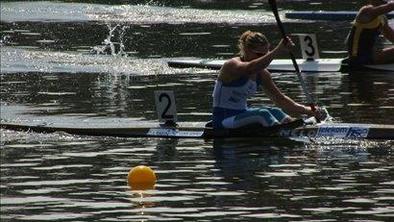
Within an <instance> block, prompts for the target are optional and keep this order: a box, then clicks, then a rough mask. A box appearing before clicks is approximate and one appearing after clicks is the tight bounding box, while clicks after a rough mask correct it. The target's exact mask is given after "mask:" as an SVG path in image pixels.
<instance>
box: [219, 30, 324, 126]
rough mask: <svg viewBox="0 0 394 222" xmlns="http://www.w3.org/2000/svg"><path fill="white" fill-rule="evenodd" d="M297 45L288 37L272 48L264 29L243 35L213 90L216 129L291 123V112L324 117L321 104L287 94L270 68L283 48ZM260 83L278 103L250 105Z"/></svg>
mask: <svg viewBox="0 0 394 222" xmlns="http://www.w3.org/2000/svg"><path fill="white" fill-rule="evenodd" d="M293 45H294V44H293V42H292V41H291V40H290V38H287V39H285V40H281V41H280V42H279V44H278V45H277V46H276V47H275V48H273V49H272V50H270V48H271V47H270V43H269V42H268V40H267V38H266V37H265V36H264V35H263V34H262V33H259V32H253V31H246V32H244V33H243V34H242V35H241V37H240V38H239V45H238V46H239V49H240V52H239V56H238V57H234V58H231V59H229V60H228V61H226V62H225V63H224V65H223V66H222V68H221V70H220V72H219V75H218V78H217V80H216V82H215V88H214V90H213V94H212V96H213V127H214V128H215V129H220V128H230V129H234V128H239V127H244V126H248V125H249V124H256V123H257V124H260V125H261V126H264V127H269V126H273V125H277V124H282V123H288V122H290V121H292V120H293V119H294V118H292V117H290V116H289V115H288V114H287V113H292V114H306V115H309V116H316V117H317V118H319V117H320V111H321V109H320V108H318V109H316V111H312V110H311V108H310V107H307V106H304V105H301V104H299V103H296V102H295V101H293V100H292V99H290V98H289V97H288V96H286V95H285V94H283V93H282V92H281V91H280V90H279V88H278V87H277V86H276V85H275V83H274V81H273V80H272V78H271V73H270V72H269V71H268V70H267V69H266V68H267V66H268V65H269V64H270V63H271V61H272V60H273V59H274V57H275V56H276V55H277V54H278V53H279V52H281V51H283V50H288V48H289V47H292V46H293ZM260 86H262V88H263V89H264V91H265V93H266V95H268V96H269V97H270V99H271V100H272V101H273V102H274V104H275V105H276V106H278V107H268V106H265V107H260V108H248V107H247V99H248V98H250V97H252V96H253V95H254V94H255V93H256V91H257V89H258V87H260ZM283 110H284V111H283Z"/></svg>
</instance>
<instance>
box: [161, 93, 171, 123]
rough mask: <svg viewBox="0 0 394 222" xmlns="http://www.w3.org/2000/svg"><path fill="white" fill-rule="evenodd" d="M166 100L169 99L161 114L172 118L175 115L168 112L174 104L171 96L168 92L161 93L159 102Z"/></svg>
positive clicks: (166, 117)
mask: <svg viewBox="0 0 394 222" xmlns="http://www.w3.org/2000/svg"><path fill="white" fill-rule="evenodd" d="M164 100H166V101H167V105H166V106H165V108H164V110H163V112H162V113H161V114H160V115H161V118H163V119H172V118H173V117H174V116H173V115H169V114H167V112H168V110H169V109H170V107H171V105H172V101H171V97H170V96H169V95H168V94H167V93H161V94H160V95H159V102H164Z"/></svg>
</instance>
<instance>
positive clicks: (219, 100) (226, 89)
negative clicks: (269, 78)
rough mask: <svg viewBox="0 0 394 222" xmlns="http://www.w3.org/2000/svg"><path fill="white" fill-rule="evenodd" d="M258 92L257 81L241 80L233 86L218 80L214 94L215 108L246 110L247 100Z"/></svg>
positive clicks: (233, 83)
mask: <svg viewBox="0 0 394 222" xmlns="http://www.w3.org/2000/svg"><path fill="white" fill-rule="evenodd" d="M256 91H257V83H256V81H253V80H250V79H239V80H236V81H233V82H232V83H231V84H224V83H223V82H222V81H221V80H216V82H215V88H214V90H213V93H212V97H213V107H214V108H215V107H218V108H225V109H233V110H234V109H236V110H244V109H246V108H247V101H246V100H247V99H248V98H249V97H251V96H253V95H254V94H256Z"/></svg>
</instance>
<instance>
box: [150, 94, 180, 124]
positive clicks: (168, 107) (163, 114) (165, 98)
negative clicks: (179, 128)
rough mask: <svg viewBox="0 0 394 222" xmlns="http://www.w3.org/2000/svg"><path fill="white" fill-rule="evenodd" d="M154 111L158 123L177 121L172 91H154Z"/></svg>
mask: <svg viewBox="0 0 394 222" xmlns="http://www.w3.org/2000/svg"><path fill="white" fill-rule="evenodd" d="M155 103H156V111H157V115H158V118H159V121H160V122H166V121H172V122H174V123H175V122H176V121H177V116H176V105H175V96H174V92H173V91H155Z"/></svg>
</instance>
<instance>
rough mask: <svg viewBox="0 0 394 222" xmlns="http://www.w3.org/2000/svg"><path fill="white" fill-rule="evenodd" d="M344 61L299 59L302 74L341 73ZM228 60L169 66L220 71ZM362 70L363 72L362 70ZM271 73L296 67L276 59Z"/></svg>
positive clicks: (184, 61)
mask: <svg viewBox="0 0 394 222" xmlns="http://www.w3.org/2000/svg"><path fill="white" fill-rule="evenodd" d="M342 60H343V59H338V58H334V59H315V60H306V59H297V64H298V66H299V68H300V70H301V72H340V71H341V70H343V69H344V67H343V64H342ZM225 61H226V60H222V59H218V60H215V59H183V58H180V59H171V60H169V61H168V65H169V66H170V67H174V68H208V69H220V68H221V67H222V65H223V64H224V62H225ZM362 69H365V70H368V69H373V70H379V71H387V72H394V64H384V65H366V66H364V67H363V68H362ZM362 69H361V70H362ZM268 70H270V71H271V72H294V71H295V69H294V66H293V63H292V61H291V60H290V59H275V60H273V61H272V62H271V64H270V65H269V66H268Z"/></svg>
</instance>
